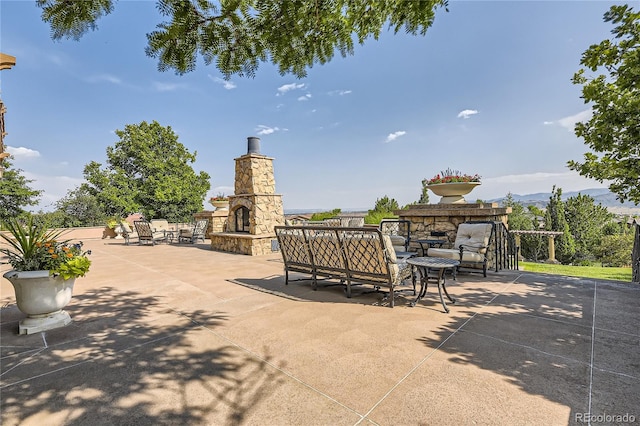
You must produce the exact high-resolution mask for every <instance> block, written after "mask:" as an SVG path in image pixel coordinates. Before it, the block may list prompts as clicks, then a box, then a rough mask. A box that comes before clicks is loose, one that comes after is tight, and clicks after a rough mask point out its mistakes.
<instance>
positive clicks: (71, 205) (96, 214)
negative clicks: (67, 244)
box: [49, 185, 107, 228]
mask: <svg viewBox="0 0 640 426" xmlns="http://www.w3.org/2000/svg"><path fill="white" fill-rule="evenodd" d="M54 213H55V214H54V215H50V218H49V220H50V221H55V222H54V223H51V224H50V226H55V227H59V228H71V227H77V226H97V225H104V223H105V221H106V219H107V215H106V213H105V212H104V211H103V209H102V206H101V205H100V202H99V201H98V198H97V197H96V196H95V195H93V194H91V192H90V191H89V190H88V187H87V185H85V186H80V187H78V188H75V189H73V190H71V191H69V192H67V195H65V196H64V197H63V198H61V199H60V200H58V201H57V202H56V210H55V212H54Z"/></svg>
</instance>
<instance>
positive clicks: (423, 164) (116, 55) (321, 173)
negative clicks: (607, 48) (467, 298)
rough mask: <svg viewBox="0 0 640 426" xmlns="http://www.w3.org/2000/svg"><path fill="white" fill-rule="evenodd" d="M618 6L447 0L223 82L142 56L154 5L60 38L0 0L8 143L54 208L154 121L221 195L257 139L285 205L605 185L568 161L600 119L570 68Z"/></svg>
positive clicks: (17, 5)
mask: <svg viewBox="0 0 640 426" xmlns="http://www.w3.org/2000/svg"><path fill="white" fill-rule="evenodd" d="M611 4H612V3H611V2H602V1H572V2H555V1H538V2H519V1H493V2H480V1H474V2H463V1H452V2H450V4H449V12H448V13H447V12H445V11H444V10H439V12H438V13H437V15H436V20H435V23H434V25H433V27H432V28H431V29H429V31H428V32H427V35H426V36H424V37H420V36H417V37H415V36H407V35H405V34H398V35H393V34H392V33H391V32H385V33H383V35H382V36H381V37H380V39H379V40H378V41H375V40H368V41H367V42H366V43H365V44H364V45H363V46H357V47H356V49H355V55H354V56H349V57H347V58H342V57H340V56H339V55H338V56H336V57H335V58H334V60H333V61H331V62H330V63H329V64H326V65H323V66H315V67H313V68H312V69H311V70H309V73H308V76H307V77H306V78H303V79H296V78H295V77H293V76H280V75H279V73H278V72H277V69H276V68H275V67H274V66H272V65H270V64H263V65H261V67H260V69H259V70H258V72H257V76H256V77H255V78H254V79H250V78H240V77H232V78H231V80H230V81H224V80H223V79H222V75H221V74H220V72H219V71H218V70H217V69H216V68H215V67H213V66H208V67H207V66H205V65H204V64H203V63H202V62H200V63H199V64H198V67H197V69H196V71H195V72H192V73H189V74H186V75H183V76H177V75H175V74H174V73H173V72H171V71H170V72H159V71H158V70H157V62H156V60H155V59H153V58H149V57H147V56H146V55H145V53H144V48H145V46H146V33H148V32H151V31H153V30H154V28H155V25H156V24H158V23H159V22H161V19H162V18H161V17H160V16H159V15H158V14H157V12H156V9H155V5H156V3H155V1H120V2H118V3H117V4H116V8H115V11H114V13H112V14H111V15H109V16H107V17H106V18H103V19H102V20H100V21H99V22H98V26H99V29H98V31H94V32H90V33H88V34H87V35H85V36H84V37H83V38H82V39H81V40H80V41H79V42H76V41H73V40H63V41H59V42H54V41H52V40H51V38H50V29H49V27H48V25H46V24H45V23H44V22H42V20H41V18H40V9H39V8H37V7H36V6H35V2H34V1H6V0H2V1H0V14H1V22H0V23H1V28H0V36H1V38H0V40H1V41H0V50H1V51H2V52H3V53H6V54H10V55H13V56H15V57H16V66H15V67H13V68H12V69H10V70H5V71H2V72H1V73H0V78H1V80H0V84H1V86H0V87H1V93H0V95H1V97H2V100H3V101H4V103H5V104H6V107H7V113H6V115H5V122H6V130H7V132H8V135H7V136H6V138H5V145H6V146H7V147H8V148H7V149H8V151H9V152H11V153H12V154H13V155H14V160H13V163H14V166H15V167H18V168H20V169H22V170H23V171H24V175H25V176H26V177H28V178H29V179H33V180H34V182H33V183H32V184H31V185H32V187H34V188H38V189H43V190H44V191H45V192H44V195H43V197H42V202H41V204H40V206H39V207H38V208H42V209H45V210H50V209H52V204H53V203H54V202H55V201H56V200H58V199H59V198H61V197H63V196H64V195H65V194H66V193H67V191H68V190H70V189H73V188H75V187H76V186H78V185H79V184H80V183H81V182H82V181H83V176H82V170H83V167H84V165H85V164H87V163H88V162H90V161H92V160H95V161H98V162H100V163H103V164H104V163H105V159H106V154H105V150H106V148H107V146H113V145H114V144H115V143H116V142H117V141H118V138H117V136H116V135H115V134H114V131H115V130H117V129H120V130H122V129H124V127H125V125H127V124H137V123H140V122H142V121H148V122H150V121H152V120H156V121H158V122H159V123H160V124H161V125H163V126H171V128H172V129H173V130H174V131H175V132H176V133H177V135H178V136H179V141H180V142H181V143H182V144H184V145H185V146H186V147H187V149H189V150H190V151H191V152H194V151H196V152H197V161H196V163H195V164H194V169H195V170H196V171H200V170H204V171H206V172H207V173H209V175H210V176H211V191H210V193H209V195H210V196H213V195H216V194H217V193H219V192H224V193H227V194H231V193H233V181H234V165H235V162H234V158H236V157H238V156H240V155H243V154H245V153H246V149H247V142H246V138H247V137H248V136H259V137H260V138H261V151H262V153H263V154H265V155H268V156H271V157H274V158H275V160H274V168H275V175H276V176H275V177H276V191H277V192H278V193H280V194H282V195H283V202H284V207H285V210H292V209H333V208H342V209H343V210H351V209H369V208H373V206H374V204H375V201H376V199H378V198H381V197H383V196H385V195H387V196H389V197H392V198H395V199H396V200H398V202H399V203H400V205H404V204H406V203H409V202H413V201H416V200H417V199H418V198H419V196H420V192H421V181H422V179H424V178H431V177H433V176H434V175H435V174H437V173H439V172H440V171H441V170H444V169H446V168H448V167H450V168H452V169H457V170H460V171H462V172H464V173H468V174H476V173H477V174H479V175H480V176H482V185H481V186H479V187H478V188H476V189H475V190H474V191H473V192H472V193H471V194H470V195H469V196H467V199H471V201H474V200H475V199H477V198H480V199H485V200H487V199H492V198H499V197H503V196H505V195H506V194H507V193H508V192H511V193H514V194H527V193H535V192H550V191H551V188H552V186H553V185H554V184H556V185H557V186H559V187H561V188H562V189H563V191H564V192H568V191H574V190H580V189H586V188H594V187H602V186H605V185H603V184H600V183H598V182H596V181H593V180H588V179H586V178H583V177H580V176H579V175H577V173H575V172H572V171H570V170H569V169H568V168H567V167H566V163H567V161H568V160H572V159H573V160H580V159H582V155H583V154H584V152H585V151H586V149H587V147H586V146H585V145H584V143H583V141H582V140H580V139H578V138H577V137H576V136H575V134H574V133H573V124H574V123H575V122H576V121H580V120H584V119H586V118H588V117H589V114H590V108H589V106H588V105H585V104H584V102H583V100H582V99H581V98H580V87H579V86H575V85H573V84H572V83H571V77H572V76H573V73H574V72H576V71H577V70H578V69H579V68H580V66H579V61H580V56H581V54H582V52H584V50H585V49H587V48H588V47H589V46H590V45H591V44H595V43H599V42H600V41H601V40H603V39H605V38H609V37H610V30H611V28H612V26H611V25H610V24H605V23H604V22H603V20H602V15H603V14H604V12H606V10H607V9H608V8H609V6H610V5H611ZM635 4H638V2H635ZM429 195H430V199H431V202H437V200H438V199H439V197H437V196H435V195H434V194H432V193H430V194H429ZM204 207H205V208H207V209H211V206H209V205H208V203H207V204H206V205H205V206H204Z"/></svg>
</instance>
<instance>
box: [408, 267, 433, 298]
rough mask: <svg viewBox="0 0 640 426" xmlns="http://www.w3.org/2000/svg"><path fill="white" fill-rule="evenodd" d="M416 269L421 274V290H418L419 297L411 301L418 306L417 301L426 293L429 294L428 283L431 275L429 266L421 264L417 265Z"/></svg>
mask: <svg viewBox="0 0 640 426" xmlns="http://www.w3.org/2000/svg"><path fill="white" fill-rule="evenodd" d="M416 269H417V270H418V273H419V274H420V291H418V297H416V300H414V301H413V302H411V303H410V306H416V303H418V302H419V301H420V299H422V298H423V297H424V296H425V294H427V285H428V284H429V275H428V271H427V268H424V267H421V266H420V267H417V268H416Z"/></svg>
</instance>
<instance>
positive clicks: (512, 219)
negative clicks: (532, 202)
mask: <svg viewBox="0 0 640 426" xmlns="http://www.w3.org/2000/svg"><path fill="white" fill-rule="evenodd" d="M504 206H505V207H511V213H510V214H509V217H508V218H507V225H508V226H509V229H518V230H531V229H533V222H532V221H531V215H530V214H528V211H527V210H525V208H524V206H523V205H522V203H519V202H517V201H516V200H514V199H513V195H512V194H511V193H510V192H509V193H508V194H507V196H506V197H505V199H504Z"/></svg>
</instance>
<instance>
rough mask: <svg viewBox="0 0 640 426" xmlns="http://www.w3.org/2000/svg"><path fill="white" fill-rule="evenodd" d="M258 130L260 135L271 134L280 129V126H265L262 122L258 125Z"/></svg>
mask: <svg viewBox="0 0 640 426" xmlns="http://www.w3.org/2000/svg"><path fill="white" fill-rule="evenodd" d="M255 130H256V132H257V133H258V135H261V136H262V135H270V134H271V133H275V132H278V131H280V129H279V128H278V127H269V126H264V125H262V124H260V125H258V127H256V129H255Z"/></svg>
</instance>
